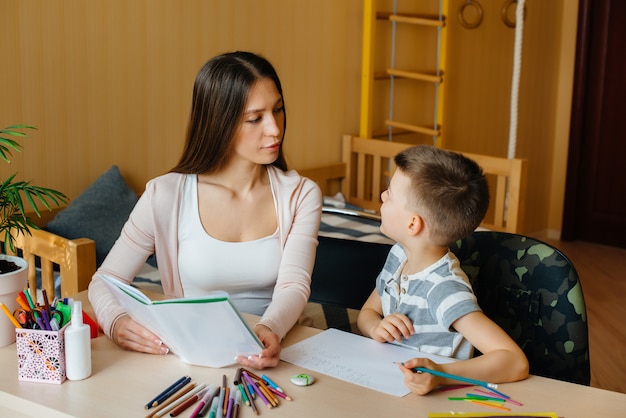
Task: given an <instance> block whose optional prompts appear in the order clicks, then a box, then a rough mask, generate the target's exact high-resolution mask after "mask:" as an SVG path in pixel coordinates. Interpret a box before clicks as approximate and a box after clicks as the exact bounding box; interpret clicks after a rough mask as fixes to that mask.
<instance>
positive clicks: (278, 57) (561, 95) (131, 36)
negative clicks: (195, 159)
mask: <svg viewBox="0 0 626 418" xmlns="http://www.w3.org/2000/svg"><path fill="white" fill-rule="evenodd" d="M464 2H465V0H449V4H450V18H449V26H448V28H449V35H448V36H449V37H448V45H449V55H448V66H447V74H448V78H447V81H446V82H447V84H446V94H447V96H446V106H447V111H446V119H445V121H446V128H445V129H446V146H447V147H449V148H456V149H460V150H466V151H468V152H481V153H489V154H494V155H505V154H506V146H505V145H503V143H504V141H505V138H506V137H507V135H508V133H507V128H508V100H509V94H510V73H511V63H512V51H513V30H512V29H508V28H505V27H504V25H503V24H502V23H501V20H500V15H499V13H500V7H501V3H502V2H499V1H498V2H496V1H491V0H488V1H483V2H481V3H482V4H483V7H484V8H485V20H484V22H483V25H482V26H481V28H479V29H477V30H474V31H468V30H465V29H462V28H460V27H459V25H458V22H457V21H456V10H457V9H458V7H459V5H460V4H462V3H464ZM527 4H528V6H527V8H528V9H527V10H528V13H527V19H526V22H525V26H526V28H527V29H526V33H525V39H524V50H523V52H524V58H523V59H524V64H523V68H522V80H521V83H522V93H521V97H520V127H519V139H518V152H517V154H518V156H521V157H525V158H528V159H529V162H530V176H529V177H530V178H529V180H530V181H529V193H528V199H527V203H526V204H527V207H526V228H525V230H526V231H527V232H546V231H558V230H560V223H561V212H562V200H563V198H562V195H563V188H564V179H565V152H564V150H565V149H566V148H567V138H568V135H569V131H568V128H569V106H570V95H571V79H572V67H571V65H572V63H573V58H574V46H573V45H574V43H573V42H574V41H573V40H574V39H575V30H576V9H577V2H576V1H572V0H552V1H545V0H527ZM362 11H363V4H362V1H361V0H341V1H337V0H315V1H306V0H257V1H249V0H186V1H184V2H181V1H179V0H133V1H127V0H107V1H96V0H89V1H87V0H85V1H70V0H28V1H15V0H0V52H1V53H2V55H1V56H2V58H3V64H2V65H1V66H0V91H1V92H2V93H0V126H2V127H4V126H6V125H9V124H15V123H29V124H34V125H37V126H38V128H39V131H38V132H36V133H34V134H33V135H32V139H29V140H28V142H27V143H26V149H25V152H24V155H23V156H18V157H16V158H15V159H14V162H13V164H12V166H11V167H6V166H5V165H0V176H1V177H0V178H4V177H5V176H6V175H7V174H9V173H12V172H14V171H18V172H19V173H20V177H21V178H24V179H33V180H34V181H35V182H37V183H39V184H42V185H46V186H49V187H54V188H58V189H61V190H62V191H64V192H65V193H66V194H68V195H69V196H70V197H75V196H77V195H78V194H79V193H80V192H81V191H82V190H84V189H85V187H87V185H89V184H90V183H91V182H92V181H93V180H94V179H95V178H96V177H97V176H98V175H100V174H101V173H102V172H104V171H105V170H106V169H107V168H108V167H109V166H110V165H112V164H117V165H119V166H120V168H121V170H122V174H123V175H124V176H125V178H126V179H127V180H128V182H129V183H130V184H131V186H132V187H133V188H135V189H136V190H137V191H140V190H142V188H143V184H144V183H145V181H146V180H148V179H149V178H151V177H153V176H155V175H158V174H160V173H162V172H164V171H166V170H168V169H169V168H170V167H171V166H172V165H173V164H174V163H175V162H176V160H177V158H178V156H179V152H180V149H181V147H182V141H183V137H184V132H185V122H186V117H187V114H188V109H189V101H190V95H191V87H192V83H193V78H194V76H195V74H196V72H197V70H198V69H199V68H200V66H201V65H202V64H203V63H204V62H205V61H206V60H207V59H208V58H210V57H211V56H213V55H215V54H217V53H220V52H223V51H228V50H234V49H246V50H251V51H256V52H260V53H262V54H264V55H265V56H266V57H267V58H269V59H270V60H271V61H272V62H273V63H274V65H275V66H276V68H277V70H278V72H279V75H280V76H281V79H282V82H283V87H284V91H285V99H286V104H287V111H288V118H289V123H288V129H287V142H286V144H285V149H286V153H287V158H288V161H289V162H290V164H291V165H292V166H294V167H302V168H308V167H312V166H316V165H320V164H326V163H332V162H336V161H338V160H339V152H340V145H339V144H340V138H341V135H342V134H343V133H348V132H351V133H356V132H358V127H359V120H358V119H359V114H358V112H359V101H360V97H359V95H360V65H361V31H362Z"/></svg>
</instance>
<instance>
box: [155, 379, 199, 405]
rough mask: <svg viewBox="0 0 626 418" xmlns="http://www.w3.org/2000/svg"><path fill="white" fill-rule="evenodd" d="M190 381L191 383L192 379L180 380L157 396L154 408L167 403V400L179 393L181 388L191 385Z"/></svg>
mask: <svg viewBox="0 0 626 418" xmlns="http://www.w3.org/2000/svg"><path fill="white" fill-rule="evenodd" d="M190 381H191V377H189V376H186V377H185V378H184V379H183V380H180V381H179V382H178V383H176V384H174V385H172V386H170V387H169V388H168V389H166V390H165V391H164V392H163V393H162V394H160V395H159V396H157V398H156V399H155V400H154V402H152V406H158V405H160V404H162V403H163V402H165V400H166V399H167V398H169V397H170V396H172V395H173V394H174V393H176V392H178V390H179V389H180V388H182V387H183V386H185V385H187V383H189V382H190Z"/></svg>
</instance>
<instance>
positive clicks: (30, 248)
mask: <svg viewBox="0 0 626 418" xmlns="http://www.w3.org/2000/svg"><path fill="white" fill-rule="evenodd" d="M55 212H56V211H55ZM42 215H44V214H43V212H42ZM30 217H31V219H33V221H35V222H36V223H37V224H38V225H39V224H45V223H47V222H46V220H47V218H50V219H51V215H50V216H45V217H42V218H41V219H39V218H37V216H36V215H32V216H30ZM39 226H40V227H41V226H42V225H39ZM16 246H17V248H18V250H19V251H20V253H21V254H20V255H21V256H22V257H23V258H24V259H25V260H26V261H27V262H28V288H29V289H30V292H31V296H33V297H35V296H36V294H35V292H36V289H37V265H38V264H39V265H40V266H41V288H42V289H45V290H46V293H47V294H48V295H49V297H50V299H52V298H53V297H54V296H53V295H55V284H54V272H55V269H56V268H58V271H59V274H60V278H61V297H69V296H72V295H75V294H76V293H78V292H81V291H83V290H86V289H87V287H88V286H89V282H90V281H91V277H92V276H93V274H94V273H95V272H96V243H95V241H93V240H91V239H89V238H79V239H74V240H69V239H66V238H63V237H61V236H58V235H55V234H52V233H50V232H48V231H45V230H43V229H39V230H33V229H31V235H28V234H26V235H24V234H19V235H18V236H17V238H16Z"/></svg>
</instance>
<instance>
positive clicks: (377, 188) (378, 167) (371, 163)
mask: <svg viewBox="0 0 626 418" xmlns="http://www.w3.org/2000/svg"><path fill="white" fill-rule="evenodd" d="M410 146H411V145H410V144H405V143H400V142H387V141H383V140H378V139H365V138H359V137H356V136H352V135H344V137H343V141H342V162H341V163H339V164H333V165H329V166H324V167H317V168H311V169H305V170H298V171H299V173H300V174H301V175H303V176H305V177H309V178H311V179H312V180H314V181H315V182H317V183H318V184H319V186H320V188H321V189H322V192H323V193H324V195H330V194H332V193H333V190H336V189H337V188H339V190H341V192H342V194H343V195H344V197H345V198H346V201H347V202H348V203H350V204H353V205H355V206H359V207H362V208H364V209H368V210H374V211H378V210H379V208H380V194H381V192H382V191H383V190H385V188H386V187H387V184H388V181H389V179H390V178H391V174H392V173H393V170H394V168H395V167H394V163H393V157H394V156H395V155H396V154H398V153H399V152H400V151H402V150H404V149H406V148H408V147H410ZM462 154H463V155H465V156H466V157H468V158H471V159H473V160H474V161H476V162H477V163H478V164H479V165H480V166H481V167H482V169H483V171H484V173H485V174H486V175H487V179H488V181H489V184H490V192H491V202H490V205H489V207H490V208H489V211H488V212H487V216H486V217H485V220H484V221H483V223H482V224H481V227H483V228H487V229H491V230H495V231H506V232H512V233H519V232H521V230H522V221H523V213H522V212H523V211H522V209H523V205H522V204H521V203H522V201H523V197H524V195H525V192H526V170H527V168H526V164H527V162H526V160H525V159H520V158H512V159H508V158H503V157H492V156H487V155H480V154H470V153H466V152H463V153H462ZM338 184H339V186H338Z"/></svg>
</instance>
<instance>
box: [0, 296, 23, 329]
mask: <svg viewBox="0 0 626 418" xmlns="http://www.w3.org/2000/svg"><path fill="white" fill-rule="evenodd" d="M0 308H2V310H3V311H4V313H5V314H6V315H7V316H8V317H9V319H10V320H11V322H13V325H15V328H22V326H21V325H20V323H19V322H17V319H15V317H14V316H13V315H12V314H11V312H9V310H8V309H7V307H6V306H4V303H2V302H0Z"/></svg>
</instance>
